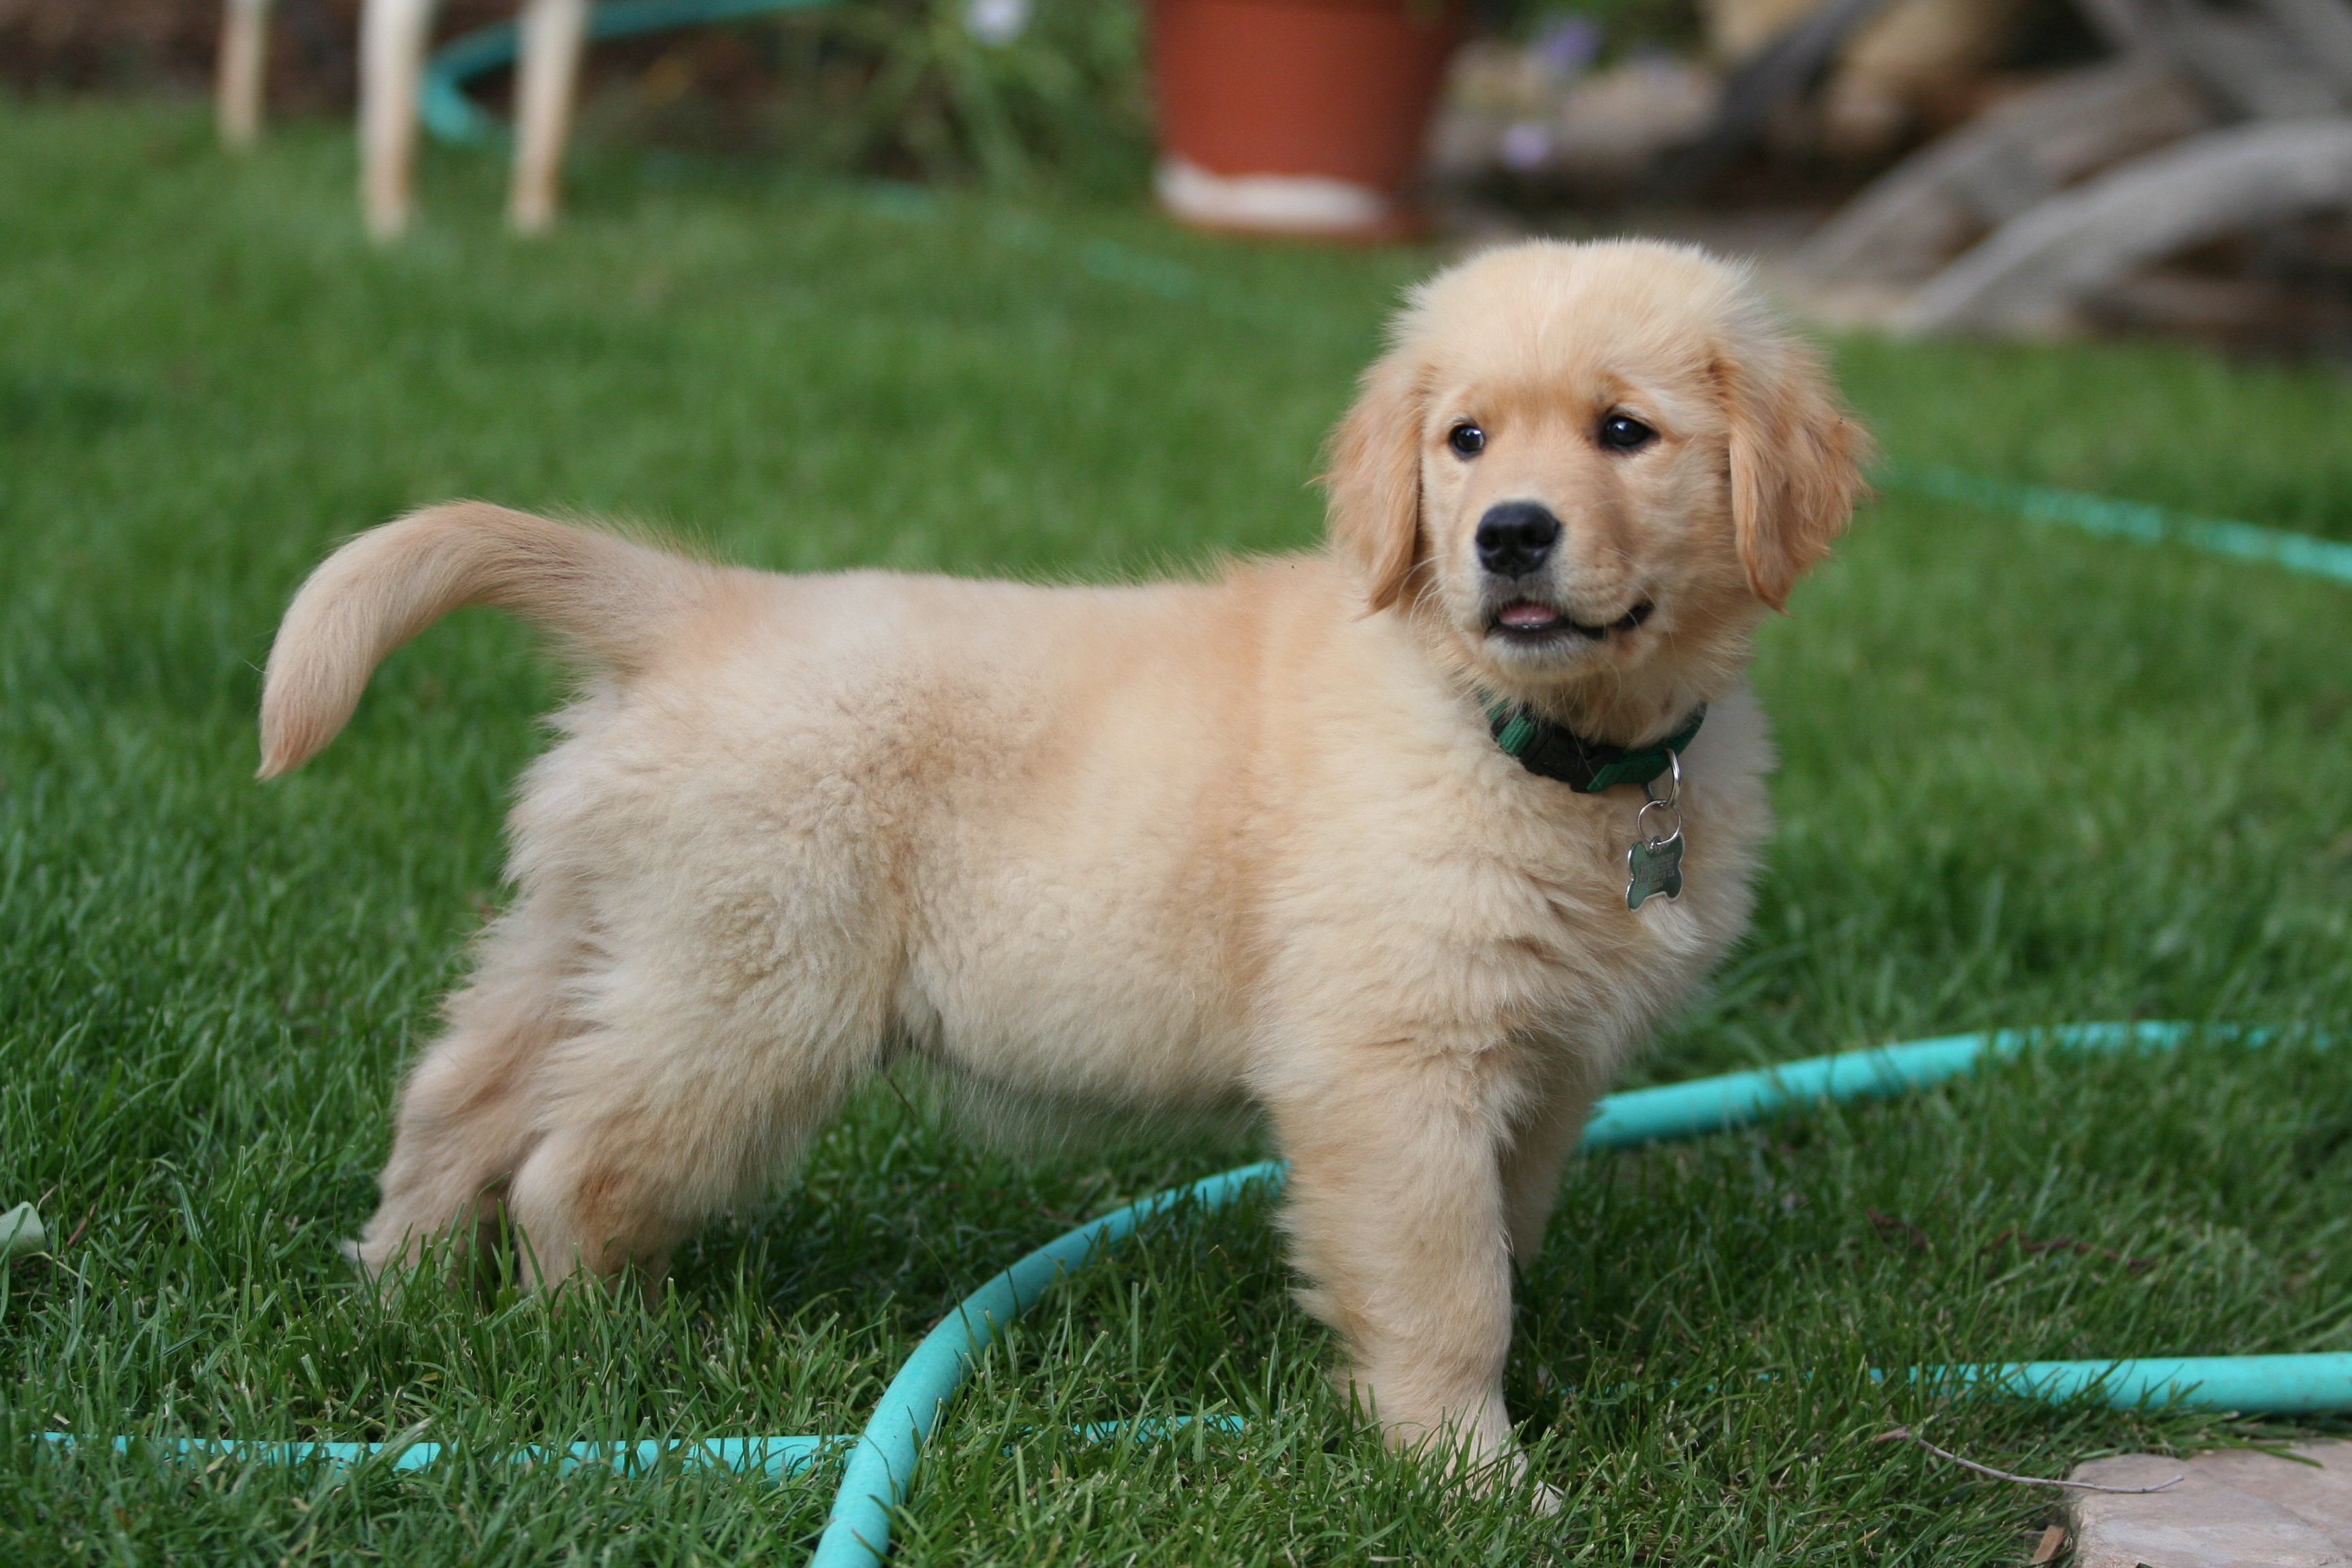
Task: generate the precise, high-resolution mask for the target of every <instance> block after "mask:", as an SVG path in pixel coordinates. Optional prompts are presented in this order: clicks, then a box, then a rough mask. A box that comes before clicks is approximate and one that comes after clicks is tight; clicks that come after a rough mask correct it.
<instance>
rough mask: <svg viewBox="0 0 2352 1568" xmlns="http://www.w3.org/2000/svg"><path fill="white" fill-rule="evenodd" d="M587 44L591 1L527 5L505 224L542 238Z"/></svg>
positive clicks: (531, 1)
mask: <svg viewBox="0 0 2352 1568" xmlns="http://www.w3.org/2000/svg"><path fill="white" fill-rule="evenodd" d="M587 38H588V0H525V4H524V5H523V13H522V58H521V61H520V66H519V69H520V72H521V76H520V80H519V82H518V84H517V90H516V95H515V119H516V121H517V125H516V131H517V139H516V142H515V162H514V185H513V188H512V191H511V192H510V193H509V197H508V201H507V221H508V222H509V224H511V225H513V226H514V229H515V232H516V233H518V234H538V233H541V232H542V231H544V230H545V229H546V228H547V227H548V226H549V225H551V224H552V223H553V222H554V221H555V206H556V192H557V187H558V185H559V184H560V183H561V182H562V176H563V143H564V141H565V139H566V138H567V137H568V136H569V135H570V134H571V131H572V94H573V92H574V90H575V89H576V87H577V85H578V82H579V78H580V56H581V52H582V50H583V48H584V47H585V46H586V44H587Z"/></svg>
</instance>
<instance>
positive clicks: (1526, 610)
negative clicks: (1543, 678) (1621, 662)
mask: <svg viewBox="0 0 2352 1568" xmlns="http://www.w3.org/2000/svg"><path fill="white" fill-rule="evenodd" d="M1656 608H1657V606H1656V605H1653V604H1652V603H1650V601H1649V600H1647V599H1644V600H1643V601H1642V602H1641V603H1640V604H1638V605H1634V606H1633V608H1632V609H1630V610H1628V611H1626V612H1625V613H1624V614H1623V615H1622V616H1618V617H1617V618H1616V619H1615V620H1613V621H1611V622H1609V623H1608V624H1606V625H1604V626H1587V625H1585V624H1584V623H1583V622H1582V621H1579V620H1573V619H1570V616H1568V615H1567V613H1566V612H1565V611H1562V610H1559V609H1556V608H1554V607H1553V606H1552V605H1539V604H1538V603H1536V602H1535V601H1534V600H1533V599H1518V600H1514V601H1513V602H1512V603H1510V604H1507V605H1504V606H1503V607H1502V608H1501V609H1499V610H1497V611H1496V612H1495V620H1494V625H1493V629H1494V630H1496V631H1498V632H1500V633H1502V634H1503V635H1504V636H1505V637H1508V638H1510V639H1511V640H1512V641H1513V642H1545V641H1549V640H1550V639H1552V638H1555V637H1583V638H1586V639H1587V640H1589V641H1591V642H1599V641H1600V640H1601V638H1602V637H1607V636H1609V635H1610V634H1611V633H1612V632H1630V631H1632V630H1633V628H1634V627H1635V626H1640V625H1641V624H1642V623H1643V621H1646V620H1648V619H1649V618H1650V612H1651V611H1653V610H1654V609H1656Z"/></svg>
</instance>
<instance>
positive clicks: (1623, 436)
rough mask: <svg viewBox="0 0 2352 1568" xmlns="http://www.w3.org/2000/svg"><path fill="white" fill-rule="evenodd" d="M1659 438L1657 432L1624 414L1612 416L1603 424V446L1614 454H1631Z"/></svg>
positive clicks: (1604, 420) (1603, 421)
mask: <svg viewBox="0 0 2352 1568" xmlns="http://www.w3.org/2000/svg"><path fill="white" fill-rule="evenodd" d="M1657 438H1658V433H1657V432H1656V431H1655V430H1653V429H1651V428H1650V427H1649V426H1647V425H1644V424H1643V423H1642V422H1641V421H1640V420H1639V419H1634V418H1631V417H1629V416H1625V415H1622V414H1612V415H1611V416H1609V417H1608V418H1606V419H1603V420H1602V421H1601V445H1602V446H1604V447H1608V448H1609V449H1610V450H1611V451H1612V452H1630V451H1632V450H1633V449H1634V448H1635V447H1646V446H1648V445H1649V444H1650V443H1651V442H1653V441H1654V440H1656V439H1657Z"/></svg>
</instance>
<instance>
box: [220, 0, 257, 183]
mask: <svg viewBox="0 0 2352 1568" xmlns="http://www.w3.org/2000/svg"><path fill="white" fill-rule="evenodd" d="M270 5H271V0H228V4H227V5H226V7H225V8H224V9H223V10H222V13H221V41H220V65H219V74H218V78H217V79H216V80H215V83H214V93H215V97H214V108H215V111H216V113H217V116H218V119H219V121H220V138H221V141H222V142H223V143H225V144H226V145H227V146H230V147H235V148H237V149H239V150H240V151H242V150H243V149H245V148H247V147H250V146H252V145H253V144H254V143H255V142H257V141H259V140H260V139H261V89H262V81H263V79H264V77H266V76H267V74H268V64H269V8H270Z"/></svg>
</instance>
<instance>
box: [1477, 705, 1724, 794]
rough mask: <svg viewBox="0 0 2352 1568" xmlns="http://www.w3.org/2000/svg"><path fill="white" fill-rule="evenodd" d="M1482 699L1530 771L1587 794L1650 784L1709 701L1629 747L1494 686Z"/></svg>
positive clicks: (1489, 722) (1490, 722)
mask: <svg viewBox="0 0 2352 1568" xmlns="http://www.w3.org/2000/svg"><path fill="white" fill-rule="evenodd" d="M1478 701H1479V703H1480V705H1481V706H1483V707H1484V708H1485V709H1486V727H1487V728H1488V729H1489V730H1491V731H1494V735H1495V744H1496V745H1498V746H1500V747H1502V748H1503V750H1504V751H1505V752H1508V753H1509V754H1510V755H1512V756H1514V757H1517V758H1518V760H1519V765H1520V766H1521V767H1523V768H1525V769H1527V770H1528V772H1529V773H1540V774H1542V775H1543V776H1544V777H1545V778H1548V779H1558V780H1559V782H1560V783H1562V784H1566V785H1568V786H1569V788H1570V789H1573V790H1577V791H1580V792H1581V793H1582V794H1585V795H1599V794H1600V793H1601V791H1602V790H1604V789H1607V788H1609V787H1610V786H1611V785H1612V784H1648V783H1649V782H1650V781H1651V780H1652V779H1654V778H1656V777H1657V776H1658V775H1659V774H1660V773H1664V772H1665V771H1666V768H1667V766H1668V765H1669V763H1670V762H1671V760H1672V759H1671V758H1670V757H1669V756H1668V753H1669V752H1681V751H1683V750H1684V749H1685V747H1687V746H1688V745H1689V744H1690V743H1691V737H1693V736H1694V735H1696V734H1697V733H1698V727H1699V726H1700V725H1701V724H1704V723H1706V703H1704V702H1702V703H1700V704H1699V705H1698V706H1697V707H1696V708H1695V709H1693V710H1691V716H1690V718H1689V719H1687V720H1685V721H1684V723H1683V727H1682V728H1681V729H1679V730H1677V731H1675V732H1674V733H1673V734H1671V735H1669V736H1667V737H1666V738H1665V739H1664V740H1663V741H1660V742H1658V743H1657V744H1655V745H1654V746H1644V747H1643V748H1642V749H1641V750H1639V751H1627V750H1626V749H1625V748H1624V747H1622V746H1612V745H1610V744H1609V743H1608V742H1605V741H1588V740H1586V739H1585V738H1584V737H1583V736H1581V735H1580V734H1578V733H1577V732H1576V731H1573V730H1570V729H1569V728H1568V727H1567V726H1566V725H1563V724H1555V723H1553V722H1552V721H1550V720H1549V719H1546V718H1543V717H1542V716H1541V715H1539V714H1537V713H1535V712H1533V711H1532V710H1529V709H1528V708H1527V707H1526V706H1524V705H1523V704H1520V703H1517V702H1510V701H1506V700H1504V699H1502V698H1500V697H1496V696H1495V695H1494V694H1493V693H1491V692H1487V691H1481V692H1479V693H1478Z"/></svg>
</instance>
